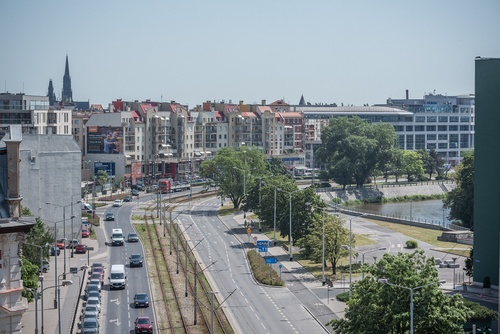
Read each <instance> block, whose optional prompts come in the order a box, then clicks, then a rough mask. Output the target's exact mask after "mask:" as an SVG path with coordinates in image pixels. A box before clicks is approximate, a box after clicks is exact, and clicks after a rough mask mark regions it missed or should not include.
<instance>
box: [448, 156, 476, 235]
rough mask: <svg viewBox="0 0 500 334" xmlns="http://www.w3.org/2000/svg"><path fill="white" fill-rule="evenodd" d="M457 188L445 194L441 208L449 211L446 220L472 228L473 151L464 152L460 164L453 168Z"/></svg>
mask: <svg viewBox="0 0 500 334" xmlns="http://www.w3.org/2000/svg"><path fill="white" fill-rule="evenodd" d="M455 172H456V173H455V182H456V183H457V186H456V188H455V189H453V190H452V191H450V192H448V193H447V194H446V199H445V200H444V201H443V206H444V207H445V208H448V209H450V213H449V214H448V218H450V219H456V220H460V221H461V224H462V226H464V227H466V228H470V229H473V226H474V150H471V151H467V152H464V157H463V160H462V162H461V163H460V164H459V165H458V166H456V167H455Z"/></svg>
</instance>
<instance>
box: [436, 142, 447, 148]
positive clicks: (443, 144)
mask: <svg viewBox="0 0 500 334" xmlns="http://www.w3.org/2000/svg"><path fill="white" fill-rule="evenodd" d="M438 148H439V149H446V148H448V143H439V144H438Z"/></svg>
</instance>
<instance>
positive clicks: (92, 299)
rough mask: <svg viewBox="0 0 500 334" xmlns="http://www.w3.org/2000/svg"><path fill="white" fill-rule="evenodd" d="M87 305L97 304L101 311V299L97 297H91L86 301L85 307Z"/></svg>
mask: <svg viewBox="0 0 500 334" xmlns="http://www.w3.org/2000/svg"><path fill="white" fill-rule="evenodd" d="M87 306H95V307H97V310H99V312H101V301H100V300H99V298H97V297H90V298H89V299H88V300H87V302H86V303H85V307H87Z"/></svg>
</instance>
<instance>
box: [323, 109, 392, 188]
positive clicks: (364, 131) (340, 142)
mask: <svg viewBox="0 0 500 334" xmlns="http://www.w3.org/2000/svg"><path fill="white" fill-rule="evenodd" d="M396 139H397V136H396V132H395V130H394V127H393V126H392V125H390V124H388V123H368V122H366V121H364V120H362V119H361V118H359V117H352V118H347V117H338V118H334V119H332V120H331V121H330V122H329V124H328V126H327V127H326V128H325V129H323V132H322V134H321V141H322V146H321V147H320V148H319V149H318V150H317V152H316V156H317V159H318V160H319V161H320V162H322V163H324V164H326V165H327V166H328V169H329V170H330V175H331V176H332V178H333V180H334V181H335V182H337V183H339V184H341V185H343V186H345V185H347V184H350V183H351V181H352V180H353V179H354V181H355V183H356V185H357V186H358V187H361V186H362V185H363V184H364V183H365V182H366V181H367V179H368V178H369V177H370V176H371V175H373V172H374V170H375V169H376V167H377V165H378V164H379V161H380V160H382V159H383V158H384V157H385V154H386V152H387V151H388V150H390V149H392V148H393V147H395V145H396Z"/></svg>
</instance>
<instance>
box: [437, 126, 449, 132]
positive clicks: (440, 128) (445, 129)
mask: <svg viewBox="0 0 500 334" xmlns="http://www.w3.org/2000/svg"><path fill="white" fill-rule="evenodd" d="M438 131H439V132H446V131H448V126H447V125H438Z"/></svg>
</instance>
